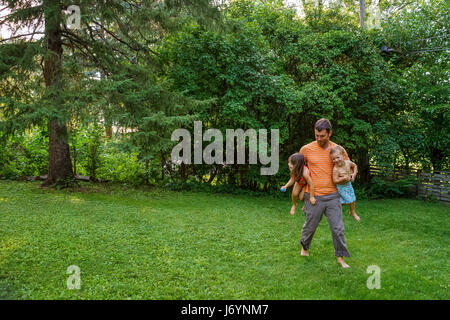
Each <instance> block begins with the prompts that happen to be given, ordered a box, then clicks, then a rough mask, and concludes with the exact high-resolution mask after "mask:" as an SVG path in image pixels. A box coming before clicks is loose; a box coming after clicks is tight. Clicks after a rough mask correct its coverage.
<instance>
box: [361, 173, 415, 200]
mask: <svg viewBox="0 0 450 320" xmlns="http://www.w3.org/2000/svg"><path fill="white" fill-rule="evenodd" d="M417 183H418V181H417V178H416V177H407V178H405V179H400V180H397V181H393V182H391V181H387V180H385V179H382V178H380V177H377V176H375V177H373V178H372V180H371V181H370V184H369V186H368V187H367V189H366V192H367V195H368V197H369V198H371V199H379V198H395V197H408V196H412V195H413V192H412V189H413V188H414V187H415V186H416V184H417Z"/></svg>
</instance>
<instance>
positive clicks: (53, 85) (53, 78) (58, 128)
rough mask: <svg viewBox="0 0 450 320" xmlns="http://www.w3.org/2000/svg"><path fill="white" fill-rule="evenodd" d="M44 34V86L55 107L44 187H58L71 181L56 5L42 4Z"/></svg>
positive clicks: (49, 130) (46, 2)
mask: <svg viewBox="0 0 450 320" xmlns="http://www.w3.org/2000/svg"><path fill="white" fill-rule="evenodd" d="M43 6H44V13H45V33H46V37H47V48H48V52H47V54H46V56H45V60H44V79H45V85H46V87H47V89H48V92H50V101H51V103H53V104H54V106H55V107H54V113H55V114H54V115H52V116H51V117H50V118H49V119H48V135H49V168H48V176H47V180H46V181H45V182H44V185H51V184H55V183H56V184H58V183H61V180H67V179H73V178H74V175H73V171H72V161H71V160H70V149H69V142H68V133H67V126H66V123H65V121H64V120H61V118H62V119H64V113H63V112H61V111H62V110H61V108H62V99H61V96H62V95H61V92H62V83H61V79H62V63H61V57H62V39H61V27H60V26H61V16H62V14H61V7H60V4H59V3H58V2H56V1H44V3H43Z"/></svg>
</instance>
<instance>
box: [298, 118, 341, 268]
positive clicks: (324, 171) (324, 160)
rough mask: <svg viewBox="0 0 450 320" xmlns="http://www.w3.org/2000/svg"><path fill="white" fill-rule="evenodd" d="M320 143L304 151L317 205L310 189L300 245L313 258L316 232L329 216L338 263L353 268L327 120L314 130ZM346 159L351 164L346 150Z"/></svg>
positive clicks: (306, 200) (305, 148)
mask: <svg viewBox="0 0 450 320" xmlns="http://www.w3.org/2000/svg"><path fill="white" fill-rule="evenodd" d="M314 131H315V136H316V141H314V142H311V143H309V144H307V145H305V146H303V147H302V148H301V149H300V153H301V154H303V156H304V157H305V160H306V161H307V163H308V167H309V170H310V172H311V178H312V180H313V182H314V186H315V188H314V189H315V190H314V192H315V198H316V204H315V205H311V204H310V203H309V188H308V187H306V190H305V197H304V206H305V215H306V221H305V224H304V225H303V229H302V236H301V240H300V244H301V246H302V250H301V255H302V256H309V247H310V245H311V241H312V238H313V236H314V232H315V231H316V229H317V227H318V225H319V223H320V220H321V219H322V215H323V214H325V216H326V217H327V220H328V224H329V226H330V229H331V234H332V237H333V244H334V250H335V256H336V257H337V261H338V263H340V264H341V266H342V267H343V268H349V267H350V266H349V265H348V264H347V263H345V261H344V258H343V257H350V252H349V251H348V250H347V245H346V243H345V232H344V222H343V220H342V205H341V203H340V201H339V194H338V192H337V189H336V186H335V184H334V183H333V161H332V160H331V157H330V150H331V149H332V148H333V147H334V146H336V144H335V143H334V142H332V141H330V137H331V135H332V130H331V123H330V121H329V120H327V119H323V118H322V119H320V120H318V121H317V122H316V124H315V126H314ZM344 152H345V153H344V154H345V159H346V160H349V158H348V155H347V152H346V151H345V150H344Z"/></svg>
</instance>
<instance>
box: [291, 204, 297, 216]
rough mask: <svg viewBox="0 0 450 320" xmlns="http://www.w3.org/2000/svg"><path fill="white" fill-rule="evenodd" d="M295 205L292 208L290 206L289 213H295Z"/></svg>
mask: <svg viewBox="0 0 450 320" xmlns="http://www.w3.org/2000/svg"><path fill="white" fill-rule="evenodd" d="M296 208H297V207H296V206H292V208H291V215H294V214H295V209H296Z"/></svg>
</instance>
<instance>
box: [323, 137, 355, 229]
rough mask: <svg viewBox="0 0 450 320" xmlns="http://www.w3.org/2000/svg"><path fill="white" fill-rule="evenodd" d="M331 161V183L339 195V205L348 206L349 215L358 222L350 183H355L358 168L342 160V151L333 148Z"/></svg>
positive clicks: (348, 161) (340, 148) (339, 147)
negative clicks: (332, 165)
mask: <svg viewBox="0 0 450 320" xmlns="http://www.w3.org/2000/svg"><path fill="white" fill-rule="evenodd" d="M330 156H331V160H333V163H334V167H333V182H334V183H335V184H336V188H337V190H338V192H339V195H340V201H341V204H348V205H350V215H351V216H352V217H353V218H355V219H356V220H357V221H359V220H360V218H359V217H358V215H357V214H356V211H355V207H356V205H355V202H356V196H355V191H354V190H353V187H352V183H351V181H355V177H356V174H357V173H358V167H357V165H356V164H355V163H353V162H352V161H350V160H345V159H344V149H343V148H342V147H341V146H335V147H334V148H333V149H331V150H330Z"/></svg>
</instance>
